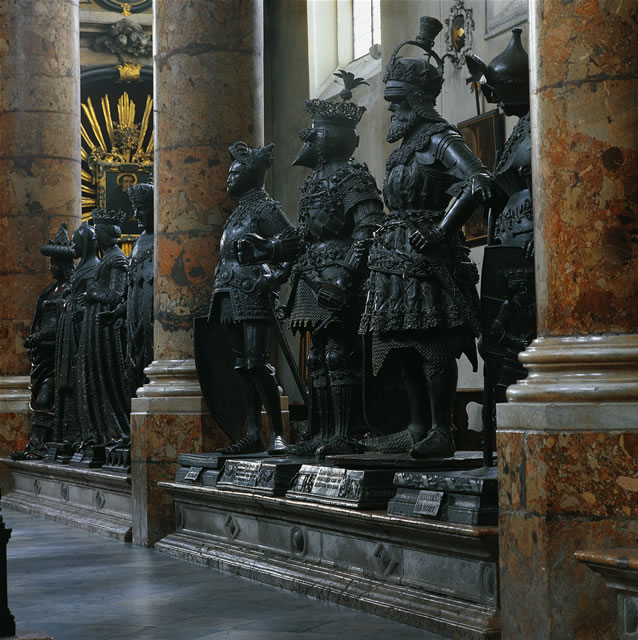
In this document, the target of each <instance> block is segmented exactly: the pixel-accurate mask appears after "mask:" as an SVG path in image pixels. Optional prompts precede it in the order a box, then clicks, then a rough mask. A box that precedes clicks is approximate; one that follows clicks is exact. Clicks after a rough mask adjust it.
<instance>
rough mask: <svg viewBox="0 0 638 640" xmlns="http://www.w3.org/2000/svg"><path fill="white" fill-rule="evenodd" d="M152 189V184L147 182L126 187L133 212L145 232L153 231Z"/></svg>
mask: <svg viewBox="0 0 638 640" xmlns="http://www.w3.org/2000/svg"><path fill="white" fill-rule="evenodd" d="M153 191H154V187H153V185H152V184H147V183H142V184H136V185H134V186H132V187H129V188H128V197H129V200H130V201H131V204H132V205H133V214H134V215H135V218H136V219H137V222H138V223H139V224H140V225H141V226H142V227H143V228H144V231H146V233H153V211H154V209H153Z"/></svg>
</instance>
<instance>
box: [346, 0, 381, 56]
mask: <svg viewBox="0 0 638 640" xmlns="http://www.w3.org/2000/svg"><path fill="white" fill-rule="evenodd" d="M380 43H381V0H352V44H353V49H354V59H355V60H357V59H358V58H361V57H363V56H365V55H366V54H367V53H368V51H370V47H372V45H375V44H380Z"/></svg>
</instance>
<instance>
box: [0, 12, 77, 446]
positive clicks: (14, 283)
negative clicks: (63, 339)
mask: <svg viewBox="0 0 638 640" xmlns="http://www.w3.org/2000/svg"><path fill="white" fill-rule="evenodd" d="M0 60H1V61H2V62H1V64H0V455H6V454H7V453H8V451H10V450H11V449H16V448H22V447H24V445H25V444H26V438H27V437H28V433H29V431H30V425H29V421H28V411H27V402H28V399H29V394H28V391H27V385H28V377H27V376H28V373H29V360H28V358H27V354H26V351H25V349H24V347H23V342H24V339H25V338H26V337H27V335H28V334H29V327H30V325H31V320H32V318H33V313H34V311H35V305H36V300H37V298H38V295H39V294H40V293H41V291H42V290H43V289H44V287H45V286H46V285H47V284H48V283H49V282H50V281H51V276H50V274H49V270H48V268H49V261H48V259H47V258H45V257H44V256H42V255H41V254H40V247H41V246H42V245H43V244H44V243H45V242H47V241H48V240H49V239H50V238H53V237H54V236H55V232H56V231H57V229H58V227H59V226H60V223H61V222H67V223H68V224H69V231H70V232H72V231H73V229H74V227H75V226H77V224H79V222H80V217H81V188H80V186H81V185H80V162H81V159H80V36H79V11H78V0H50V1H47V2H24V1H23V0H2V2H0Z"/></svg>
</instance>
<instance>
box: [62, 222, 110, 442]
mask: <svg viewBox="0 0 638 640" xmlns="http://www.w3.org/2000/svg"><path fill="white" fill-rule="evenodd" d="M73 252H74V253H73V256H74V257H75V258H79V259H80V262H79V263H78V266H77V269H76V270H75V272H74V273H73V276H72V278H71V291H70V294H69V296H68V297H67V299H66V300H65V303H64V306H63V307H62V310H61V313H60V317H59V320H58V331H57V338H56V346H55V375H56V384H55V390H56V401H55V428H54V432H53V443H55V446H56V448H57V449H58V452H59V453H61V452H63V451H64V452H65V453H66V452H67V450H68V449H69V446H68V445H69V444H72V443H74V442H76V441H77V440H78V439H79V438H80V426H79V423H78V420H77V416H76V398H75V392H74V385H75V367H76V358H77V352H78V345H79V342H80V332H81V328H82V323H83V319H84V312H85V308H86V304H85V302H84V300H85V295H84V294H86V291H87V290H88V289H90V288H92V287H93V285H94V283H95V275H96V272H97V267H98V264H99V260H98V257H97V239H96V236H95V228H94V227H92V226H90V225H89V223H88V222H84V223H83V224H82V225H80V227H79V228H78V229H77V230H76V231H75V233H74V234H73Z"/></svg>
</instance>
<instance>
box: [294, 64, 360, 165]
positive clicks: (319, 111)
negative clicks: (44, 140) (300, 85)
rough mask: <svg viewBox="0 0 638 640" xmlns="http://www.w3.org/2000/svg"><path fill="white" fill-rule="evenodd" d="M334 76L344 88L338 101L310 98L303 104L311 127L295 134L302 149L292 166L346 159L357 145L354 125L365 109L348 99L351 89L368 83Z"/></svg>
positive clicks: (342, 74)
mask: <svg viewBox="0 0 638 640" xmlns="http://www.w3.org/2000/svg"><path fill="white" fill-rule="evenodd" d="M334 75H335V76H337V77H338V78H341V79H342V80H343V84H344V88H343V89H342V90H341V92H340V93H339V96H340V97H341V100H342V101H341V102H331V101H329V100H319V99H318V98H314V99H312V100H306V101H305V102H304V106H305V107H306V110H307V111H308V113H309V114H310V117H311V119H312V127H307V128H305V129H302V130H301V131H300V132H299V137H300V138H301V140H302V142H303V146H302V147H301V150H300V151H299V153H298V154H297V157H296V158H295V160H294V161H293V163H292V164H293V166H301V167H308V168H309V169H315V168H316V167H317V166H319V165H321V164H322V163H324V162H329V161H331V160H348V158H350V157H351V156H352V154H353V153H354V150H355V149H356V148H357V147H358V146H359V134H358V133H357V131H356V126H357V124H358V123H359V121H360V120H361V117H362V116H363V114H364V113H365V111H366V108H365V107H363V106H359V105H357V104H355V103H354V102H348V100H350V98H352V90H353V89H354V88H356V87H358V86H359V85H361V84H368V83H367V82H364V81H363V79H362V78H355V77H354V74H352V73H349V72H347V71H343V70H340V71H339V73H335V74H334Z"/></svg>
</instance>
